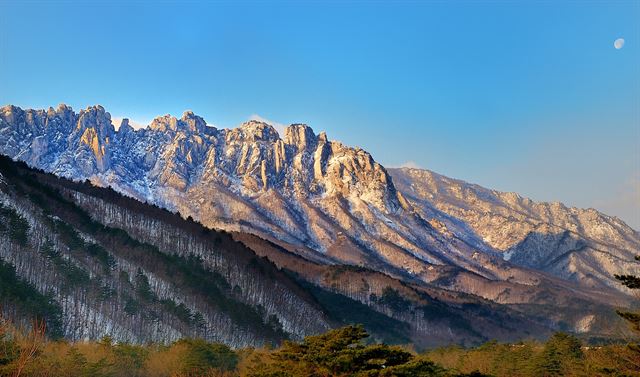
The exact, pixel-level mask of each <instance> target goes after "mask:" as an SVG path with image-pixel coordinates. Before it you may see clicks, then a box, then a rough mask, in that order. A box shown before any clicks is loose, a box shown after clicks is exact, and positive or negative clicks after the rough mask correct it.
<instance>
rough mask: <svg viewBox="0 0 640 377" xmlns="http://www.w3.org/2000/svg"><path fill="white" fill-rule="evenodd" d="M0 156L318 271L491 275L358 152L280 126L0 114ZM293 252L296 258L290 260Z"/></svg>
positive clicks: (85, 114) (62, 112)
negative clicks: (287, 255) (439, 269)
mask: <svg viewBox="0 0 640 377" xmlns="http://www.w3.org/2000/svg"><path fill="white" fill-rule="evenodd" d="M0 151H1V152H3V153H6V154H7V155H9V156H11V157H13V158H17V159H20V160H23V161H26V162H27V163H29V164H31V165H33V166H36V167H39V168H42V169H44V170H46V171H50V172H53V173H55V174H57V175H60V176H63V177H68V178H73V179H81V180H84V179H90V180H92V181H93V182H94V183H97V184H100V185H103V186H111V187H114V188H115V189H116V190H118V191H121V192H124V193H126V194H129V195H132V196H133V197H136V198H138V199H141V200H145V201H148V202H151V203H155V204H158V205H160V206H162V207H165V208H168V209H170V210H177V211H180V212H181V213H183V214H185V215H189V216H192V217H193V218H195V219H198V220H200V221H201V222H202V223H203V224H205V225H206V226H209V227H212V228H217V229H226V230H235V231H247V232H251V233H254V234H257V235H260V236H263V237H266V238H271V239H274V240H278V241H279V242H283V243H286V244H288V245H293V248H294V249H301V250H306V252H307V254H309V255H310V257H311V258H315V259H317V260H322V261H325V262H328V263H335V262H340V263H351V264H359V265H364V264H366V265H370V266H373V267H375V268H377V269H379V270H382V271H387V272H389V273H394V274H401V275H402V274H404V275H406V276H415V277H417V278H419V279H423V275H427V274H428V270H427V267H428V266H429V265H430V264H438V265H443V264H457V265H460V266H462V267H464V268H466V269H470V270H472V271H474V272H477V273H479V274H482V275H485V276H490V275H491V274H492V273H491V271H489V270H487V269H486V268H484V267H483V266H482V265H481V264H479V263H476V262H475V261H474V260H473V259H471V258H467V257H466V256H469V255H471V254H472V253H473V251H472V250H471V248H470V247H468V246H467V245H465V244H464V242H461V243H460V244H459V245H455V246H454V245H452V243H451V242H450V241H448V240H446V239H445V238H444V237H443V235H442V234H440V233H439V232H438V231H437V230H435V229H434V228H433V227H432V226H431V225H430V224H429V223H427V222H426V221H424V219H423V218H421V217H420V216H419V215H417V214H416V213H415V211H414V210H413V208H411V206H409V205H408V204H407V202H406V201H405V200H404V198H403V197H402V195H401V194H400V193H399V192H398V191H397V190H396V189H395V186H394V185H393V182H392V181H391V178H390V177H389V175H388V173H387V171H386V170H385V169H384V168H383V167H382V166H381V165H380V164H378V163H376V162H375V161H374V160H373V158H372V157H371V155H370V154H368V153H367V152H365V151H363V150H361V149H357V148H350V147H347V146H344V145H343V144H341V143H339V142H335V141H330V140H328V138H327V136H326V135H325V134H320V135H316V134H315V133H314V132H313V131H312V130H311V129H310V128H309V127H308V126H306V125H302V124H294V125H291V126H289V127H288V128H287V129H286V130H285V133H284V137H283V138H280V136H279V135H278V133H277V132H276V130H275V129H274V128H273V127H271V126H270V125H268V124H265V123H261V122H256V121H251V122H247V123H245V124H243V125H241V126H240V127H238V128H236V129H223V130H218V129H215V128H213V127H209V126H207V125H206V124H205V122H204V120H203V119H202V118H200V117H198V116H196V115H194V114H193V113H192V112H185V113H184V114H183V116H182V117H181V118H180V119H177V118H175V117H171V116H169V115H166V116H163V117H159V118H156V119H154V120H153V122H152V123H151V124H150V125H149V126H148V127H147V128H145V129H141V130H133V129H132V128H131V127H130V126H129V125H128V123H127V122H126V121H125V122H124V124H122V125H121V127H120V128H119V129H118V131H114V128H113V126H112V125H111V123H110V115H109V114H108V113H107V112H105V110H104V109H103V108H102V107H100V106H95V107H90V108H88V109H86V110H83V111H81V112H80V113H79V114H77V115H75V114H74V113H73V112H70V110H69V108H68V107H66V106H60V107H59V108H58V109H57V110H54V109H49V110H48V111H43V110H26V111H23V110H21V109H19V108H16V107H12V106H10V107H5V108H3V109H2V111H0ZM301 252H305V251H301Z"/></svg>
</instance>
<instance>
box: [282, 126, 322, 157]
mask: <svg viewBox="0 0 640 377" xmlns="http://www.w3.org/2000/svg"><path fill="white" fill-rule="evenodd" d="M325 136H326V135H325ZM283 140H284V142H285V144H289V145H294V146H296V147H297V148H298V150H305V149H307V148H312V147H313V146H315V144H316V143H317V141H318V138H317V136H316V134H315V133H314V132H313V129H311V127H309V126H307V125H306V124H299V123H296V124H292V125H290V126H289V127H287V128H285V129H284V138H283Z"/></svg>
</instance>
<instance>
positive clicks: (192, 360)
mask: <svg viewBox="0 0 640 377" xmlns="http://www.w3.org/2000/svg"><path fill="white" fill-rule="evenodd" d="M176 344H177V345H183V346H185V347H186V348H187V351H186V354H185V356H184V359H183V360H182V373H183V375H184V376H202V375H204V374H205V373H206V372H208V371H210V370H211V369H218V370H223V371H229V370H233V369H235V368H236V365H237V364H238V355H236V354H235V352H233V351H232V350H231V349H230V348H229V347H227V346H226V345H224V344H219V343H208V342H206V341H204V340H202V339H184V340H180V341H178V342H176Z"/></svg>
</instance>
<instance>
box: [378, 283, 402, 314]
mask: <svg viewBox="0 0 640 377" xmlns="http://www.w3.org/2000/svg"><path fill="white" fill-rule="evenodd" d="M373 298H374V299H375V302H377V303H379V304H381V305H385V306H387V307H389V308H391V310H393V311H396V312H403V311H407V310H409V309H411V301H409V300H407V299H406V298H404V297H402V295H401V294H400V292H398V291H397V290H395V289H393V288H391V287H386V288H385V289H384V290H383V291H382V295H380V297H375V296H374V297H373Z"/></svg>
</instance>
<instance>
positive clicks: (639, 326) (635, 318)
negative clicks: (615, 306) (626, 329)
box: [616, 310, 640, 332]
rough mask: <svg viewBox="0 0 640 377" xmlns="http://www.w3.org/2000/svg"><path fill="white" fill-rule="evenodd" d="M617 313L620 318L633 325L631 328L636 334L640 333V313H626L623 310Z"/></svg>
mask: <svg viewBox="0 0 640 377" xmlns="http://www.w3.org/2000/svg"><path fill="white" fill-rule="evenodd" d="M616 313H618V315H619V316H620V317H622V318H624V319H625V320H627V322H629V323H630V324H631V328H632V329H633V330H634V331H635V332H640V314H639V313H633V312H625V311H622V310H617V311H616Z"/></svg>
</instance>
